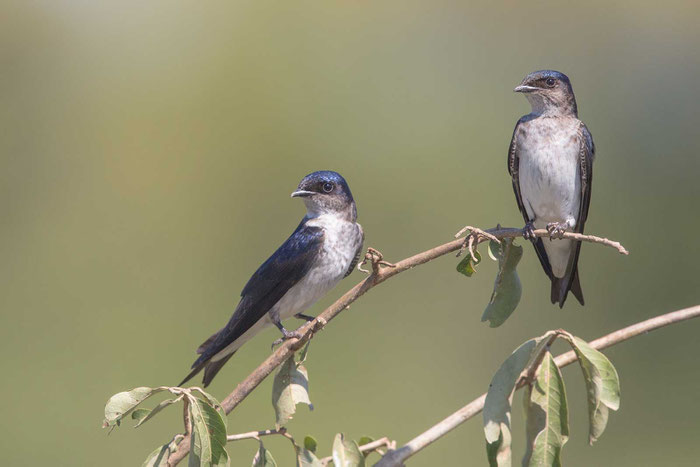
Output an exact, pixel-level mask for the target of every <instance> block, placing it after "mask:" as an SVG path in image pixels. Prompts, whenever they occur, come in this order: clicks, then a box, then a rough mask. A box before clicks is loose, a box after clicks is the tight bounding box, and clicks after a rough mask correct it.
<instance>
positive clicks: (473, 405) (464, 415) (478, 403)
mask: <svg viewBox="0 0 700 467" xmlns="http://www.w3.org/2000/svg"><path fill="white" fill-rule="evenodd" d="M699 316H700V305H696V306H693V307H690V308H685V309H683V310H678V311H673V312H671V313H666V314H663V315H660V316H657V317H655V318H651V319H648V320H646V321H642V322H641V323H637V324H633V325H631V326H627V327H626V328H623V329H620V330H618V331H615V332H612V333H610V334H608V335H606V336H603V337H601V338H599V339H596V340H594V341H591V342H589V344H590V346H591V347H593V348H594V349H597V350H601V349H605V348H607V347H610V346H613V345H615V344H619V343H620V342H624V341H626V340H628V339H631V338H633V337H636V336H638V335H640V334H644V333H647V332H649V331H653V330H655V329H659V328H662V327H664V326H668V325H669V324H674V323H679V322H681V321H685V320H688V319H692V318H697V317H699ZM554 361H555V363H556V364H557V366H558V367H559V368H563V367H565V366H567V365H570V364H572V363H573V362H575V361H576V353H575V352H574V351H573V350H570V351H568V352H566V353H564V354H562V355H559V356H558V357H557V358H555V359H554ZM525 384H526V380H523V379H521V380H520V381H519V382H518V385H517V387H516V390H517V389H520V388H522V387H523V386H525ZM485 400H486V394H482V395H481V396H479V397H478V398H476V399H474V400H473V401H471V402H470V403H469V404H467V405H465V406H464V407H462V408H461V409H459V410H458V411H456V412H454V413H453V414H452V415H450V416H448V417H447V418H445V419H444V420H442V421H441V422H439V423H437V424H436V425H434V426H433V427H432V428H430V429H428V430H427V431H425V432H424V433H421V434H420V435H418V436H416V437H415V438H413V439H412V440H411V441H409V442H408V443H406V444H405V445H404V446H401V447H400V448H399V449H397V450H395V451H389V452H388V453H386V454H385V455H384V456H383V457H382V458H381V459H380V460H379V462H377V463H376V464H375V467H395V466H400V465H402V463H403V462H404V461H405V460H406V459H408V458H409V457H411V456H413V455H414V454H415V453H417V452H418V451H421V450H422V449H425V448H426V447H427V446H429V445H430V444H432V443H433V442H435V441H437V440H438V439H440V438H442V437H443V436H445V435H446V434H447V433H449V432H450V431H452V430H454V429H455V428H457V427H458V426H459V425H461V424H462V423H464V422H466V421H467V420H469V419H470V418H472V417H474V416H476V415H478V414H479V413H480V412H481V411H482V409H483V408H484V401H485Z"/></svg>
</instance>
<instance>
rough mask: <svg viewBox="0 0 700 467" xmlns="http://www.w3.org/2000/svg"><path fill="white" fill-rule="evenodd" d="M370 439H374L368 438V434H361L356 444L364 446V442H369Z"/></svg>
mask: <svg viewBox="0 0 700 467" xmlns="http://www.w3.org/2000/svg"><path fill="white" fill-rule="evenodd" d="M372 441H374V439H372V438H370V437H369V436H363V437H362V438H360V439H359V440H358V441H357V444H358V446H364V445H365V444H369V443H371V442H372Z"/></svg>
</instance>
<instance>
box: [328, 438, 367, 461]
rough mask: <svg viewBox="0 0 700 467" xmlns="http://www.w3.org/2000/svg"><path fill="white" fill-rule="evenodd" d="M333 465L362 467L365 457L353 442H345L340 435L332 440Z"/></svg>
mask: <svg viewBox="0 0 700 467" xmlns="http://www.w3.org/2000/svg"><path fill="white" fill-rule="evenodd" d="M333 465H334V466H335V467H364V466H365V456H363V455H362V452H360V448H359V446H358V445H357V443H356V442H355V441H352V440H346V439H345V436H344V435H343V434H342V433H338V434H337V435H335V440H333Z"/></svg>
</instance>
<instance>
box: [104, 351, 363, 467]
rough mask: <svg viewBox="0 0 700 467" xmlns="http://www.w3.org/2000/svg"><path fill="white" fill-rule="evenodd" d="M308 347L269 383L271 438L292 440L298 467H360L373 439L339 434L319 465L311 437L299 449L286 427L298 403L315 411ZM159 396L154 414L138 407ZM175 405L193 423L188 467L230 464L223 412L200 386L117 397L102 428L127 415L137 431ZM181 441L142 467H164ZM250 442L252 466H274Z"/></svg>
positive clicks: (143, 390) (265, 452)
mask: <svg viewBox="0 0 700 467" xmlns="http://www.w3.org/2000/svg"><path fill="white" fill-rule="evenodd" d="M308 348H309V346H308V344H307V345H306V346H305V347H304V348H303V349H302V351H301V352H300V353H299V359H298V360H297V358H296V356H295V355H291V356H290V357H289V358H288V359H287V360H286V361H285V362H284V363H283V364H282V365H280V367H279V368H278V370H277V372H276V374H275V378H274V381H273V384H272V405H273V407H274V410H275V415H276V421H275V428H276V429H275V430H271V432H270V434H279V435H283V436H285V437H286V438H288V439H289V440H290V441H291V443H292V445H293V446H294V450H295V455H296V465H297V467H321V466H323V465H326V464H327V462H328V461H331V460H332V462H333V464H334V465H336V466H342V467H364V465H365V457H366V456H368V455H369V454H370V453H372V452H374V451H375V450H376V448H371V449H366V450H365V452H364V453H363V451H362V450H361V449H360V446H361V445H367V444H368V443H371V442H372V441H373V440H372V439H371V438H368V437H363V438H361V439H360V440H359V441H358V442H355V441H353V440H348V439H346V438H345V436H344V435H343V434H342V433H339V434H337V435H336V437H335V440H334V442H333V449H332V455H331V456H329V458H328V459H325V460H320V459H319V458H318V457H317V456H316V450H317V445H318V443H317V442H316V440H315V439H314V438H313V437H311V436H307V437H306V438H304V443H303V445H302V446H299V445H298V444H297V443H296V442H295V441H294V438H293V437H292V436H290V435H289V434H288V433H287V432H286V430H285V428H284V427H285V425H286V424H287V423H288V422H289V421H290V420H291V419H292V417H293V416H294V414H295V413H296V406H297V404H306V405H308V406H309V408H310V409H312V410H313V406H312V404H311V400H310V398H309V377H308V371H307V370H306V368H305V367H304V362H305V360H306V356H307V355H308ZM161 392H168V393H170V394H171V395H172V396H174V397H172V398H170V399H166V400H164V401H162V402H161V403H159V404H158V405H156V406H155V407H154V408H153V409H146V408H142V407H139V406H140V405H141V403H143V402H144V401H145V400H146V399H148V398H150V397H151V396H153V395H155V394H158V393H161ZM177 402H183V403H184V404H185V411H186V418H187V419H188V420H189V423H190V424H191V432H192V436H191V441H190V443H191V444H190V458H189V465H190V466H228V465H230V461H229V456H228V453H227V452H226V442H227V420H226V413H225V412H224V410H223V408H222V407H221V404H219V402H218V401H217V400H216V399H215V398H214V397H213V396H211V395H210V394H208V393H207V392H205V391H203V390H202V389H200V388H198V387H191V388H179V387H167V386H161V387H157V388H148V387H140V388H135V389H132V390H130V391H125V392H120V393H118V394H115V395H114V396H112V397H111V398H110V399H109V401H107V405H106V406H105V420H104V423H103V427H105V428H110V432H111V430H112V429H114V428H115V427H117V426H120V425H121V422H122V421H123V420H124V419H125V418H126V417H129V416H130V417H131V419H133V420H135V421H136V425H134V426H135V427H139V426H141V425H143V424H144V423H145V422H147V421H148V420H150V419H151V418H153V417H154V416H155V415H157V414H158V413H159V412H160V411H161V410H163V409H164V408H166V407H168V406H170V405H173V404H175V403H177ZM183 438H184V436H183V435H177V436H176V437H175V438H174V439H173V440H172V441H170V442H168V443H166V444H164V445H163V446H159V447H158V448H156V449H155V450H154V451H153V452H152V453H151V454H150V455H149V456H148V457H147V458H146V460H145V461H144V463H143V465H144V467H165V466H167V465H168V458H169V457H170V454H172V453H174V452H175V451H176V450H177V447H178V444H179V443H180V442H181V441H182V440H183ZM250 439H256V440H257V441H258V442H259V448H258V450H257V452H256V453H255V457H254V458H253V463H252V465H253V467H275V466H277V463H276V462H275V460H274V458H273V457H272V454H271V453H270V452H269V451H268V450H267V449H265V446H264V445H263V442H262V439H261V437H260V436H251V437H250Z"/></svg>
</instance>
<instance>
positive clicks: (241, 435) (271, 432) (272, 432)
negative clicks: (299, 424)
mask: <svg viewBox="0 0 700 467" xmlns="http://www.w3.org/2000/svg"><path fill="white" fill-rule="evenodd" d="M286 434H287V430H286V429H285V428H280V429H279V430H261V431H249V432H248V433H239V434H237V435H228V436H227V437H226V441H240V440H242V439H258V438H260V437H261V436H271V435H286Z"/></svg>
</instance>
